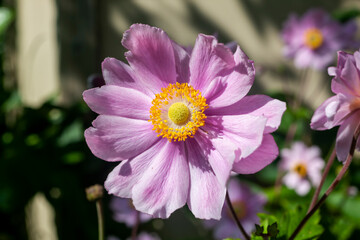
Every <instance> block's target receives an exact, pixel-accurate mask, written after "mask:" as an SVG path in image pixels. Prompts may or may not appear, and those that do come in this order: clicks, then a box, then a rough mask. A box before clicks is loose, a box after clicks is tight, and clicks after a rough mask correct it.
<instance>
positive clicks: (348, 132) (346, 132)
mask: <svg viewBox="0 0 360 240" xmlns="http://www.w3.org/2000/svg"><path fill="white" fill-rule="evenodd" d="M359 122H360V111H357V112H354V113H352V114H351V115H350V116H348V117H347V118H346V119H345V121H344V122H343V123H342V124H341V126H340V128H339V130H338V133H337V137H336V155H337V157H338V159H339V161H340V162H344V161H345V160H346V157H347V155H348V153H349V151H350V146H351V142H352V139H353V136H354V133H355V129H356V127H357V126H358V125H359Z"/></svg>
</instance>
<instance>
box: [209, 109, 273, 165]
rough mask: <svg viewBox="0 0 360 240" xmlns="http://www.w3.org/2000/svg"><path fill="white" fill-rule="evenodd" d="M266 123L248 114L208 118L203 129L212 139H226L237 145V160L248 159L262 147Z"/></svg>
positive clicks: (260, 117)
mask: <svg viewBox="0 0 360 240" xmlns="http://www.w3.org/2000/svg"><path fill="white" fill-rule="evenodd" d="M266 121H267V119H266V118H265V117H262V116H251V115H248V114H247V115H233V116H222V117H220V116H208V117H207V119H206V121H205V126H204V127H203V128H204V130H205V131H206V132H207V133H208V134H209V136H210V137H211V138H219V139H226V140H227V141H229V142H233V143H234V144H236V145H237V146H238V149H237V150H236V152H237V159H241V158H245V157H248V156H249V155H250V154H251V153H253V152H254V151H255V150H256V149H257V148H258V147H259V146H260V144H261V142H262V138H263V133H264V129H265V125H266ZM235 161H236V160H235Z"/></svg>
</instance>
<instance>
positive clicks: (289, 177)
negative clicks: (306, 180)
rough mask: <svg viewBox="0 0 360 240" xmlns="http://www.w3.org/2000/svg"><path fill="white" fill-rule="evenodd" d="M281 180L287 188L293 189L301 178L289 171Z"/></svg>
mask: <svg viewBox="0 0 360 240" xmlns="http://www.w3.org/2000/svg"><path fill="white" fill-rule="evenodd" d="M283 182H284V183H285V185H286V186H287V187H288V188H291V189H294V188H296V186H297V185H299V184H300V182H301V178H300V176H299V175H298V174H297V173H294V172H289V173H287V174H286V175H285V176H284V177H283Z"/></svg>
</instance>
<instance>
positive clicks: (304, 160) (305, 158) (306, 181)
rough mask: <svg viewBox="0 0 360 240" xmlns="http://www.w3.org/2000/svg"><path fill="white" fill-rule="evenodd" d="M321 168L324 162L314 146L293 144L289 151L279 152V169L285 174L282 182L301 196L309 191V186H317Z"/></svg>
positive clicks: (299, 143) (318, 150) (300, 143)
mask: <svg viewBox="0 0 360 240" xmlns="http://www.w3.org/2000/svg"><path fill="white" fill-rule="evenodd" d="M323 167H324V160H323V159H322V158H321V153H320V149H319V148H318V147H316V146H312V147H307V146H306V145H305V144H304V143H303V142H295V143H294V144H293V145H292V147H291V148H290V149H283V150H281V161H280V168H281V169H282V170H283V171H286V172H287V173H286V175H285V176H284V177H283V182H284V183H285V185H286V186H287V187H288V188H290V189H294V190H295V191H296V193H297V194H299V195H301V196H303V195H305V194H307V193H308V192H309V191H310V189H311V185H313V186H318V185H319V183H320V180H321V171H322V169H323Z"/></svg>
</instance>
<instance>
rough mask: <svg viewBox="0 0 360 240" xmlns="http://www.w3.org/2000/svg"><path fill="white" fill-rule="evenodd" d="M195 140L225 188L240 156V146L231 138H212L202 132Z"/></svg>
mask: <svg viewBox="0 0 360 240" xmlns="http://www.w3.org/2000/svg"><path fill="white" fill-rule="evenodd" d="M194 139H195V140H196V142H197V144H199V146H200V148H201V149H202V151H203V155H204V156H206V158H207V159H208V161H209V163H210V166H211V168H212V169H213V171H214V173H215V175H216V177H217V178H218V181H219V182H220V183H221V184H223V185H224V186H225V185H226V183H227V181H228V179H229V175H230V173H231V169H232V166H233V163H234V161H235V159H236V158H237V155H238V151H239V150H238V146H237V145H236V144H235V143H234V142H233V141H232V140H231V139H229V138H217V137H214V138H212V137H209V136H208V135H206V134H205V133H203V132H201V131H199V132H198V133H197V134H196V135H195V136H194Z"/></svg>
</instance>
